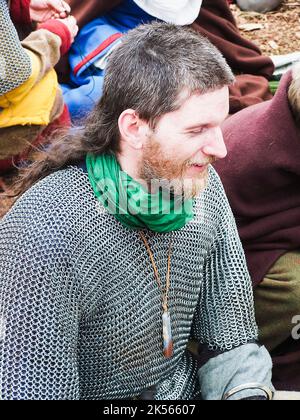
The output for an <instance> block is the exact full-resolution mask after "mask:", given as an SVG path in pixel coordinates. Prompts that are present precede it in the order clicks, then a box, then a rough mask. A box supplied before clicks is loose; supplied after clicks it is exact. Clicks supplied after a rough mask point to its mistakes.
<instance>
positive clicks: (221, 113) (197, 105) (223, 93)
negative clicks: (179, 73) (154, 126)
mask: <svg viewBox="0 0 300 420" xmlns="http://www.w3.org/2000/svg"><path fill="white" fill-rule="evenodd" d="M228 112H229V89H228V87H227V86H225V87H223V88H221V89H218V90H215V91H212V92H208V93H205V94H200V93H199V94H198V93H197V94H193V95H192V96H190V97H189V98H188V99H186V100H185V101H184V102H183V104H182V105H181V107H180V108H179V109H178V110H177V111H174V112H170V113H168V114H166V115H164V116H163V117H162V118H161V120H160V122H161V124H162V125H164V124H176V126H177V127H188V126H193V125H195V124H196V125H199V126H200V125H219V124H221V123H222V122H223V121H224V119H225V118H226V117H227V115H228Z"/></svg>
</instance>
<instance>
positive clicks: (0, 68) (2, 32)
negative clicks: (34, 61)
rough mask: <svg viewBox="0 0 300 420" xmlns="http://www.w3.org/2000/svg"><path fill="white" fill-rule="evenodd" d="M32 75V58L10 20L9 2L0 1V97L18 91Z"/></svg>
mask: <svg viewBox="0 0 300 420" xmlns="http://www.w3.org/2000/svg"><path fill="white" fill-rule="evenodd" d="M30 74H31V62H30V58H29V56H28V55H27V54H26V52H25V50H24V49H23V48H22V46H21V43H20V41H19V38H18V34H17V31H16V29H15V27H14V25H13V23H12V21H11V19H10V16H9V10H8V5H7V1H6V0H0V95H4V94H5V93H7V92H10V91H11V90H13V89H16V88H17V87H18V86H20V85H21V84H23V83H24V82H25V81H26V80H27V79H28V78H29V77H30Z"/></svg>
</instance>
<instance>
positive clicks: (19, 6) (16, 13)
mask: <svg viewBox="0 0 300 420" xmlns="http://www.w3.org/2000/svg"><path fill="white" fill-rule="evenodd" d="M29 6H30V0H11V2H10V14H11V18H12V21H13V22H14V24H16V25H22V24H24V25H30V24H31V19H30V9H29Z"/></svg>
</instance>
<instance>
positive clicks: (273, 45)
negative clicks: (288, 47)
mask: <svg viewBox="0 0 300 420" xmlns="http://www.w3.org/2000/svg"><path fill="white" fill-rule="evenodd" d="M268 44H269V45H270V47H271V48H273V50H278V48H279V45H278V44H277V43H276V42H275V41H269V42H268Z"/></svg>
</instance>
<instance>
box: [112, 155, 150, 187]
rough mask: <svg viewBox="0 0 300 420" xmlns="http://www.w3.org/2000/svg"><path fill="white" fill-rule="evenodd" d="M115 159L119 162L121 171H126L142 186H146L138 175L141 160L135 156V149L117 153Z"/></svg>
mask: <svg viewBox="0 0 300 420" xmlns="http://www.w3.org/2000/svg"><path fill="white" fill-rule="evenodd" d="M117 161H118V162H119V165H120V167H121V169H122V171H123V172H126V174H128V175H129V176H130V177H131V178H132V179H134V180H135V181H137V182H139V183H140V184H141V185H143V187H146V188H148V186H147V183H146V181H144V180H142V179H141V175H140V167H141V162H140V159H138V158H137V153H136V151H135V156H134V153H130V154H126V155H125V153H119V154H118V155H117Z"/></svg>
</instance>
